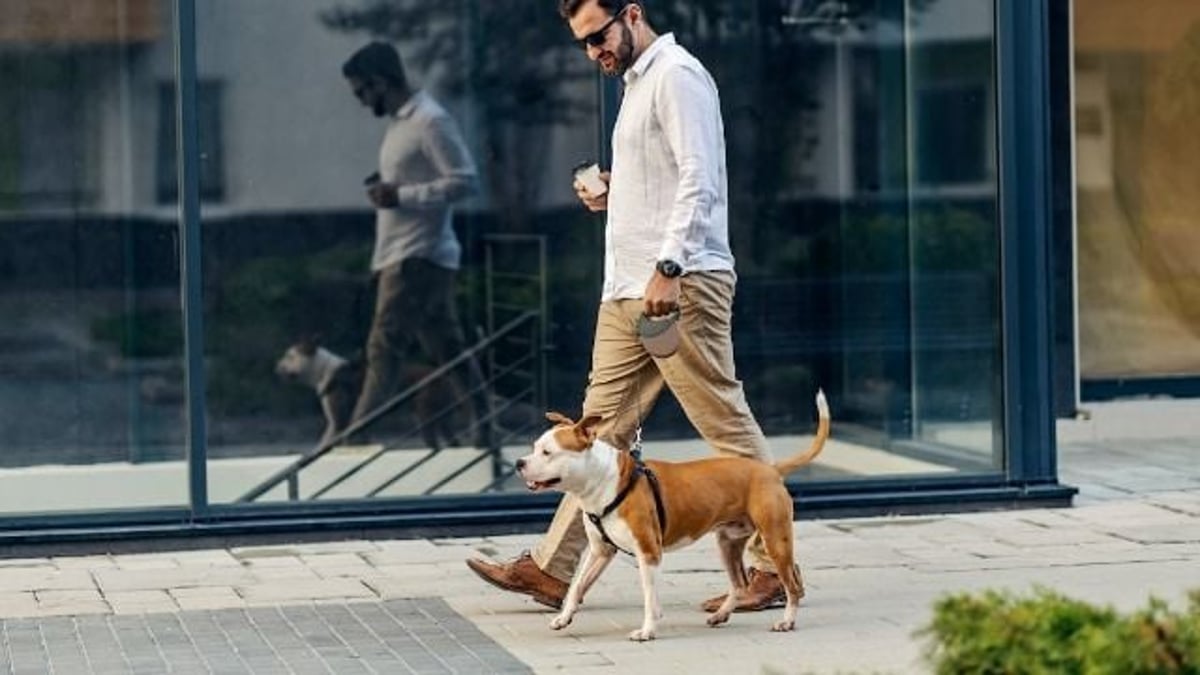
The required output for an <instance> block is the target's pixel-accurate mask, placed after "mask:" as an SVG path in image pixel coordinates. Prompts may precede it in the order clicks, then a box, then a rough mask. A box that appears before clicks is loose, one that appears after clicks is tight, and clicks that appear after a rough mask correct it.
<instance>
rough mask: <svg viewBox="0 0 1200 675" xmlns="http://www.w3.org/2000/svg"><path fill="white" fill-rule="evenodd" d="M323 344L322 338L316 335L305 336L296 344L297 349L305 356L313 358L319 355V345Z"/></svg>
mask: <svg viewBox="0 0 1200 675" xmlns="http://www.w3.org/2000/svg"><path fill="white" fill-rule="evenodd" d="M319 344H321V336H320V335H317V334H315V333H313V334H310V335H305V336H304V337H302V338H300V341H299V342H297V343H296V349H297V350H298V351H299V352H300V353H301V354H303V355H305V356H312V355H314V354H316V353H317V345H319Z"/></svg>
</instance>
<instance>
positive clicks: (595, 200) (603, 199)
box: [573, 171, 612, 212]
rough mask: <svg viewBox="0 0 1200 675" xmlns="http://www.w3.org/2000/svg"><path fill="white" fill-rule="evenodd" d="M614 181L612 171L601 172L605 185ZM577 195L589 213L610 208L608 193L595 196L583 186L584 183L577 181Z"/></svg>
mask: <svg viewBox="0 0 1200 675" xmlns="http://www.w3.org/2000/svg"><path fill="white" fill-rule="evenodd" d="M611 179H612V172H611V171H602V172H600V180H602V181H604V183H605V185H607V184H608V182H609V181H610V180H611ZM573 187H574V188H575V194H576V195H577V196H578V197H579V201H581V202H583V205H584V206H586V207H587V208H588V211H593V212H594V211H604V210H605V209H607V208H608V193H607V192H605V193H604V194H602V195H593V194H592V193H591V192H589V191H588V189H587V188H585V187H584V186H583V183H580V182H579V181H575V183H574V186H573Z"/></svg>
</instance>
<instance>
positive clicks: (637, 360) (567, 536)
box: [532, 272, 775, 582]
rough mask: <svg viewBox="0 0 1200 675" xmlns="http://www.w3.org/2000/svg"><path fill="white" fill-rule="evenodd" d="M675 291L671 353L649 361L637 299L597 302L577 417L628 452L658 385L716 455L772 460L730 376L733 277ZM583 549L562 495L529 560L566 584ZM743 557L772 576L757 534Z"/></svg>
mask: <svg viewBox="0 0 1200 675" xmlns="http://www.w3.org/2000/svg"><path fill="white" fill-rule="evenodd" d="M680 287H681V291H680V300H679V306H680V319H679V328H680V344H679V351H677V352H676V353H675V354H674V355H672V356H670V357H668V358H665V359H658V358H654V357H652V356H650V354H648V353H647V352H646V350H645V349H644V348H643V347H642V343H641V342H640V341H639V340H638V337H637V320H638V317H639V316H640V315H641V313H642V308H643V302H642V300H640V299H639V300H613V301H607V302H603V303H601V304H600V312H599V316H598V318H597V320H596V337H595V343H594V345H593V347H592V372H591V376H590V378H589V381H588V387H587V394H586V395H585V397H584V402H583V415H584V416H587V415H592V414H597V415H600V416H601V418H602V422H601V423H600V426H599V427H598V434H599V436H600V437H601V438H603V439H604V440H605V441H607V442H608V443H610V444H612V445H614V446H616V447H618V448H629V447H630V446H631V445H632V444H633V439H634V436H635V433H636V431H637V428H638V426H639V425H640V424H641V419H642V418H645V417H646V416H647V415H648V414H649V413H650V410H651V408H652V407H653V406H654V401H655V400H656V399H657V398H658V395H659V393H660V392H661V391H662V388H663V385H664V384H666V386H667V387H669V388H670V389H671V393H673V394H674V395H675V398H676V399H677V400H678V401H679V404H680V406H681V407H682V408H683V411H684V413H686V414H687V417H688V420H689V421H691V423H692V425H693V426H694V427H695V428H696V430H697V431H699V432H700V435H701V436H702V437H703V438H704V440H705V441H707V442H708V444H709V445H710V446H712V448H713V450H715V451H716V452H717V453H718V454H722V455H738V456H743V457H752V458H754V459H758V460H762V461H765V462H769V461H772V457H771V450H770V447H769V446H768V445H767V439H766V437H765V436H763V432H762V429H760V428H759V426H758V422H757V421H756V420H755V419H754V415H753V413H751V412H750V406H749V405H748V404H747V403H746V396H745V394H744V393H743V391H742V383H741V382H740V381H739V380H738V379H737V377H736V376H735V374H734V365H733V340H732V337H731V327H730V319H731V317H732V314H733V294H734V276H733V273H732V272H697V273H692V274H688V275H686V276H684V277H683V278H682V279H681V283H680ZM668 517H670V516H669V515H668ZM586 548H587V534H586V532H585V530H584V526H583V512H582V510H581V509H580V506H579V502H578V500H576V499H575V498H574V497H572V496H570V495H566V496H564V497H563V500H562V502H560V503H559V506H558V511H557V512H556V513H555V514H554V520H553V522H551V524H550V529H549V531H548V532H547V533H546V536H545V537H544V538H543V539H542V541H541V542H540V543H539V545H538V546H537V547H536V548H535V549H534V550H533V551H532V555H533V561H534V562H535V563H537V566H538V567H540V568H541V569H542V570H543V571H545V572H546V573H547V574H549V575H550V576H553V577H555V578H557V579H559V580H561V581H567V582H569V581H570V580H571V577H572V576H573V575H574V573H575V567H576V566H577V565H578V563H579V559H580V557H581V556H582V554H583V551H584V549H586ZM749 553H750V559H751V565H752V566H754V567H756V568H758V569H760V570H764V571H768V572H774V571H775V566H774V564H773V563H772V562H771V560H770V558H768V557H767V555H766V551H765V549H764V547H763V545H762V540H761V538H760V537H759V535H758V534H757V533H756V534H755V535H754V537H753V538H752V539H751V540H750V544H749Z"/></svg>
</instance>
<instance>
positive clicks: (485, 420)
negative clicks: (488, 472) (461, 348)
mask: <svg viewBox="0 0 1200 675" xmlns="http://www.w3.org/2000/svg"><path fill="white" fill-rule="evenodd" d="M531 358H532V357H526V358H525V359H523V360H521V361H518V362H517V363H516V364H514V365H510V366H509V367H508V368H506V369H505V370H502V371H500V372H499V373H498V374H496V375H494V376H493V379H499V378H501V377H504V376H506V375H508V374H510V373H512V372H514V371H515V370H516V369H517V368H519V367H520V366H521V365H523V364H524V362H525V361H527V360H530V359H531ZM486 390H487V386H486V385H480V386H478V387H476V388H474V389H472V390H471V391H469V392H467V396H468V397H470V396H473V395H475V394H476V393H477V392H483V393H484V394H486V393H487V391H486ZM460 402H461V399H460V400H459V401H455V405H451V406H447V407H445V408H443V409H442V410H441V411H439V412H438V413H436V414H435V415H434V416H433V418H432V419H430V420H428V421H426V422H423V423H422V424H421V425H419V426H418V427H417V430H420V429H423V428H425V426H426V425H427V424H433V423H436V422H438V421H440V420H441V419H442V418H443V417H445V416H446V415H448V414H450V413H452V412H454V408H455V407H456V406H457V404H458V403H460ZM510 405H511V404H508V405H506V406H505V407H509V406H510ZM489 407H491V406H489ZM500 412H502V410H493V411H492V412H490V413H487V414H486V415H484V416H483V417H481V418H478V419H476V420H475V421H474V422H473V423H472V425H471V426H470V427H468V428H467V432H468V433H475V432H476V431H477V430H478V428H479V426H480V425H482V424H490V423H492V422H494V421H495V420H496V419H497V418H498V417H499V414H500ZM392 450H395V448H388V447H381V448H380V449H379V450H376V451H375V452H373V453H371V454H370V455H368V456H367V457H366V458H364V459H363V460H362V461H360V462H359V463H358V464H356V465H354V466H352V467H350V468H349V469H346V470H345V471H343V472H342V473H341V475H339V476H337V477H336V478H334V479H333V480H332V481H330V482H329V483H326V484H325V486H324V487H322V488H320V489H319V490H317V491H316V492H314V493H313V494H312V499H316V498H318V497H321V496H323V495H324V494H325V493H327V492H329V491H330V490H332V489H334V488H335V487H337V486H339V485H341V484H342V483H344V482H345V481H347V480H349V479H350V478H352V477H354V476H355V475H356V474H357V473H359V472H360V471H362V470H363V469H365V468H367V467H368V466H370V465H371V464H373V463H374V462H375V460H377V459H379V458H380V457H383V456H384V455H386V454H388V453H389V452H391V451H392ZM439 452H441V450H440V449H435V450H433V451H432V452H431V453H430V454H429V456H428V457H426V458H424V459H422V460H421V461H420V463H424V462H425V461H427V460H429V459H432V458H433V456H434V455H436V454H438V453H439ZM416 466H419V464H418V465H414V468H416ZM374 495H375V493H374V492H372V493H370V494H368V495H367V496H368V497H373V496H374Z"/></svg>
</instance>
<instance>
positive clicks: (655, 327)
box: [637, 309, 679, 359]
mask: <svg viewBox="0 0 1200 675" xmlns="http://www.w3.org/2000/svg"><path fill="white" fill-rule="evenodd" d="M637 332H638V338H639V339H640V340H641V341H642V346H643V347H645V348H646V351H647V352H649V353H650V355H651V356H655V357H658V358H660V359H662V358H667V357H668V356H671V355H673V354H674V353H675V352H676V351H677V350H678V349H679V310H678V309H676V310H674V311H673V312H671V313H670V314H667V315H666V316H661V317H650V316H646V315H645V314H643V315H641V316H640V317H638V323H637Z"/></svg>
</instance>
